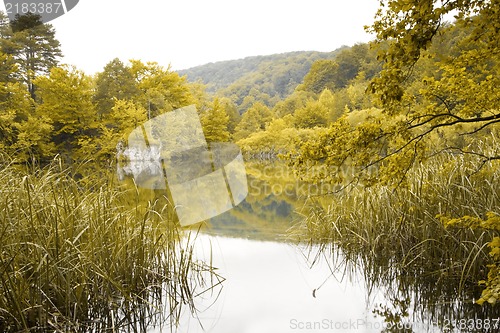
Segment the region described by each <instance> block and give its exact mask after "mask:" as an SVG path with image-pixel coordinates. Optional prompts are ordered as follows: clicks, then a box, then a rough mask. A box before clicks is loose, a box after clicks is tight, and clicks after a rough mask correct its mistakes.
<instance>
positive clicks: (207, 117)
mask: <svg viewBox="0 0 500 333" xmlns="http://www.w3.org/2000/svg"><path fill="white" fill-rule="evenodd" d="M201 124H202V126H203V132H204V134H205V138H206V139H207V141H208V142H227V141H229V131H228V124H229V116H228V115H227V113H226V110H225V108H224V105H222V104H221V103H220V101H219V99H218V98H215V99H214V101H213V103H212V107H211V108H210V109H208V110H207V111H205V112H204V113H203V115H202V117H201Z"/></svg>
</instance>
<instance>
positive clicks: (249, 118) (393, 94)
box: [0, 0, 500, 304]
mask: <svg viewBox="0 0 500 333" xmlns="http://www.w3.org/2000/svg"><path fill="white" fill-rule="evenodd" d="M389 3H390V6H385V7H384V6H382V7H381V10H380V11H379V12H378V14H377V16H376V20H375V23H374V24H373V25H372V26H371V27H367V29H368V30H369V31H371V32H373V33H374V34H375V35H376V39H375V40H374V41H373V42H371V43H365V44H356V45H353V46H350V47H342V48H340V49H338V50H335V51H332V52H330V53H320V52H294V53H285V54H280V55H270V56H259V57H249V58H245V59H242V60H234V61H226V62H220V63H214V64H208V65H205V66H199V67H196V68H192V69H187V70H183V71H180V72H175V71H172V70H171V69H170V68H165V67H162V66H160V65H159V64H158V63H155V62H148V63H144V62H142V61H141V60H130V61H129V62H128V63H123V62H122V61H120V60H118V59H112V60H110V62H109V63H108V64H107V65H106V66H105V67H104V68H103V69H102V71H100V72H98V73H95V75H88V74H85V73H84V72H82V71H80V70H79V69H78V68H76V67H74V66H71V65H63V64H61V57H62V54H61V50H60V44H59V42H58V41H57V40H56V38H55V31H54V28H53V27H52V26H51V25H48V24H42V23H41V22H40V20H39V17H37V16H35V15H25V16H22V17H19V18H18V19H17V20H16V21H13V22H9V21H8V20H7V18H6V16H5V15H3V14H0V81H1V85H0V159H2V160H4V161H6V160H9V161H14V162H16V164H30V163H32V162H33V161H36V162H37V163H40V164H42V165H43V164H46V163H48V162H49V161H51V160H52V159H53V158H54V157H55V156H56V155H59V156H62V158H63V160H64V163H66V164H67V165H70V166H71V165H72V164H74V163H75V162H77V161H82V160H85V161H92V162H98V163H101V164H102V165H110V164H111V165H112V164H113V163H114V161H115V159H116V152H117V146H118V145H124V144H126V141H127V137H128V135H129V134H130V132H131V131H132V130H133V129H134V128H136V127H137V126H139V125H140V124H142V123H144V122H145V121H147V120H148V119H151V118H154V117H156V116H158V115H160V114H163V113H166V112H170V111H172V110H175V109H177V108H180V107H184V106H188V105H193V104H194V105H196V107H197V110H198V112H199V116H200V120H201V123H202V126H203V130H204V134H205V137H206V138H207V140H208V141H209V142H228V141H232V142H235V143H236V144H237V145H239V147H240V148H241V149H242V151H243V152H244V154H245V156H246V158H247V159H248V160H273V161H274V160H277V159H281V160H283V161H285V162H286V163H287V164H288V165H289V166H290V167H291V168H293V170H294V172H295V173H296V175H297V177H300V179H301V181H305V182H311V183H315V184H321V185H324V184H328V185H331V186H325V187H324V188H325V192H324V193H320V195H317V194H316V196H317V197H321V199H318V198H315V201H314V202H315V204H317V206H315V207H314V209H311V210H310V211H308V212H307V214H308V215H307V216H306V218H305V219H304V222H303V223H302V224H301V225H300V226H299V229H300V230H301V231H302V232H304V233H306V234H307V235H308V236H309V237H310V238H311V242H325V241H328V242H336V243H337V244H340V246H344V247H343V248H342V250H343V252H344V253H350V251H358V254H359V253H361V254H362V255H363V254H367V253H369V254H373V255H374V256H376V254H377V253H384V256H385V260H386V263H387V265H392V266H393V267H398V268H400V269H402V270H403V271H404V272H405V274H413V275H417V273H418V272H423V273H422V274H423V275H424V273H425V274H426V276H427V277H428V276H434V275H436V276H438V277H436V279H437V280H436V281H441V282H443V281H445V282H446V281H447V280H443V279H442V276H444V275H446V276H454V277H455V278H456V279H457V280H458V281H459V282H458V283H459V285H460V289H461V288H462V287H463V286H465V285H467V286H471V285H474V284H477V281H478V280H479V279H481V286H482V294H481V296H480V297H477V299H476V302H477V303H479V304H483V303H491V304H495V303H496V302H497V300H498V299H499V298H500V291H499V290H500V273H499V272H500V268H499V266H498V264H499V261H500V237H499V236H498V231H499V230H500V215H499V214H500V195H499V193H500V192H499V191H500V189H499V187H498V184H499V183H500V182H499V180H500V168H499V164H498V163H499V161H500V145H499V144H498V142H499V139H500V137H499V136H500V126H499V123H500V111H499V110H500V56H499V54H500V51H499V47H500V34H499V33H498V32H499V30H500V2H499V1H498V0H491V1H482V0H474V1H468V2H464V1H457V2H444V3H443V4H442V5H441V6H434V2H432V1H415V0H394V1H389ZM449 13H454V15H455V17H454V21H453V22H446V21H444V19H443V17H444V16H445V15H447V14H449ZM332 195H333V196H334V197H333V199H332ZM324 198H327V199H324ZM323 199H324V200H323ZM263 216H264V218H263V220H264V219H265V214H264V215H263ZM464 234H465V236H464V237H466V238H465V239H466V240H465V241H464V238H460V237H461V236H460V237H459V235H462V236H463V235H464ZM354 246H356V248H353V247H354ZM389 252H390V254H387V253H389ZM410 257H412V258H413V259H412V260H409V258H410ZM447 265H448V266H447ZM485 268H486V271H488V272H489V273H488V275H487V276H485V275H486V274H483V275H481V274H482V273H481V272H483V273H484V270H485ZM445 273H446V274H445ZM403 275H404V274H400V273H398V274H396V275H395V276H403ZM467 283H468V284H467ZM0 304H1V303H0Z"/></svg>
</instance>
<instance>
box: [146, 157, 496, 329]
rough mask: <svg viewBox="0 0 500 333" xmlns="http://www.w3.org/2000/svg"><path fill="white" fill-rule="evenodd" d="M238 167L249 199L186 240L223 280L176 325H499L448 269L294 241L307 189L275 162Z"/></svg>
mask: <svg viewBox="0 0 500 333" xmlns="http://www.w3.org/2000/svg"><path fill="white" fill-rule="evenodd" d="M246 168H247V173H248V175H247V180H248V188H249V194H248V196H247V198H246V199H245V200H244V201H243V202H242V203H241V204H240V205H238V206H237V207H236V208H234V209H232V210H230V211H228V212H226V213H224V214H222V215H220V216H217V217H216V218H212V219H211V220H209V221H206V222H204V223H203V224H202V225H201V232H202V235H200V236H199V238H198V240H197V242H196V246H195V247H194V257H195V258H198V259H199V260H200V261H202V262H206V263H209V264H210V265H212V266H213V267H216V268H217V270H216V271H217V273H218V274H220V275H221V276H222V277H224V279H225V280H224V281H223V282H222V281H221V280H220V281H216V283H215V285H216V287H215V288H213V289H211V290H210V291H209V292H207V293H203V294H202V295H199V296H200V297H196V298H194V299H193V308H195V309H196V311H195V312H192V311H186V312H185V313H184V314H183V315H182V316H181V319H180V321H179V327H178V330H179V332H186V331H189V332H202V331H203V332H220V333H223V332H258V333H265V332H325V331H335V332H415V333H423V332H464V331H468V332H494V331H497V329H496V327H497V326H500V322H498V323H497V322H495V321H494V320H495V318H500V313H499V310H498V309H496V308H491V307H489V306H485V307H480V306H478V305H476V304H474V295H477V294H478V293H477V292H478V290H477V289H476V290H474V286H471V285H468V287H470V288H471V289H469V290H468V291H467V292H465V291H464V288H462V287H463V286H462V285H461V281H460V280H457V279H456V274H451V275H450V276H446V273H445V272H444V271H443V274H441V275H438V274H435V273H436V271H437V270H439V268H438V267H437V268H435V269H434V271H429V270H427V268H428V267H422V268H421V269H413V270H408V269H401V267H400V266H398V265H397V261H395V258H392V257H391V255H390V254H387V253H382V252H381V253H371V252H370V253H368V252H367V253H352V252H350V253H346V252H343V249H342V248H340V247H338V246H334V245H331V244H329V243H324V244H313V245H301V244H300V243H297V242H296V239H295V238H292V237H291V234H290V232H289V230H290V228H291V227H292V226H293V225H294V224H295V223H296V222H297V221H299V220H300V219H302V218H303V216H304V215H307V214H308V212H310V211H311V210H312V209H313V208H312V206H314V204H315V203H317V202H318V201H317V200H315V201H314V203H313V202H312V201H310V200H309V199H308V197H307V194H308V191H310V189H311V188H310V187H308V185H305V186H304V185H301V183H300V182H298V181H297V180H296V179H295V178H294V177H293V174H292V173H291V172H290V171H289V170H288V169H286V168H285V167H284V166H283V165H280V164H257V163H246ZM304 189H305V190H304ZM310 193H311V192H309V194H310ZM161 197H166V195H165V193H162V192H158V191H156V192H155V193H153V194H152V197H150V198H149V200H159V198H161ZM406 256H407V257H409V256H411V254H406ZM457 269H461V268H457ZM472 320H474V323H473V324H472ZM465 324H468V325H469V326H467V327H469V328H470V329H469V328H468V329H467V330H465V329H464V328H463V327H464V325H465ZM495 325H497V326H495ZM150 331H151V332H161V329H158V328H155V327H150Z"/></svg>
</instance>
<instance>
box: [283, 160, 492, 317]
mask: <svg viewBox="0 0 500 333" xmlns="http://www.w3.org/2000/svg"><path fill="white" fill-rule="evenodd" d="M487 212H496V213H499V212H500V168H499V164H498V163H495V162H491V163H487V164H483V163H482V161H481V159H480V158H478V157H477V156H467V155H458V154H441V155H439V156H436V157H435V158H433V159H430V160H428V161H426V162H425V163H422V164H420V165H418V166H416V167H415V168H414V169H413V170H411V171H410V172H409V173H408V179H407V180H406V182H405V183H404V184H402V185H400V186H399V187H397V188H390V187H387V186H372V187H363V186H353V187H350V188H349V189H347V190H344V191H342V192H339V193H336V194H334V195H332V196H329V197H322V198H314V199H311V200H310V204H309V205H308V206H307V207H306V209H305V211H304V213H303V215H304V219H303V220H302V221H301V222H300V223H299V224H298V225H297V226H296V227H295V228H294V230H293V231H292V233H293V235H294V236H295V237H296V238H297V239H298V240H299V241H301V242H308V243H309V244H310V245H311V248H315V249H318V250H317V252H313V253H312V255H314V256H316V257H315V258H313V259H316V258H319V257H320V256H324V255H325V254H326V255H327V256H330V258H334V259H337V261H336V262H337V266H338V267H342V269H344V270H345V266H346V264H347V266H348V267H350V268H351V269H353V270H356V269H362V270H363V273H364V276H365V277H366V281H367V284H369V285H371V286H373V287H375V286H384V288H389V289H391V290H392V295H393V297H394V298H395V299H396V300H397V299H400V300H401V297H402V298H403V299H405V298H410V299H412V300H413V304H418V306H419V307H420V308H422V309H423V308H427V310H429V306H431V304H428V303H429V302H430V301H429V302H428V301H426V300H436V297H443V298H442V299H440V301H439V302H440V304H441V306H440V307H439V309H438V311H441V312H443V311H445V312H446V311H452V310H453V309H454V308H455V307H454V306H452V305H451V304H455V303H456V301H457V299H459V297H466V303H468V304H469V305H470V307H472V306H474V304H473V303H474V300H477V297H478V296H479V295H480V290H478V287H477V282H478V281H479V280H481V279H485V278H486V275H487V268H486V265H487V264H489V263H491V257H490V256H489V253H488V252H489V249H488V247H487V243H488V242H489V241H490V240H491V239H492V236H493V234H492V232H491V231H485V230H472V229H451V228H445V226H444V225H443V223H442V221H441V219H440V218H439V217H440V216H447V217H451V218H458V217H462V216H465V215H469V216H475V217H479V218H484V216H485V214H486V213H487ZM388 294H391V293H390V292H389V293H388ZM464 295H466V296H464ZM447 296H450V297H451V298H450V299H448V300H446V301H445V300H444V299H445V298H446V297H447ZM415 297H418V299H417V300H415ZM462 300H463V298H462ZM458 303H460V302H458ZM458 303H456V304H458ZM461 304H462V305H463V303H461ZM435 305H436V304H434V306H435ZM462 305H461V306H462ZM475 306H476V307H477V305H475ZM476 310H477V309H476ZM481 311H483V310H481ZM485 311H486V310H485ZM455 315H456V314H455Z"/></svg>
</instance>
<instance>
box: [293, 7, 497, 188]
mask: <svg viewBox="0 0 500 333" xmlns="http://www.w3.org/2000/svg"><path fill="white" fill-rule="evenodd" d="M499 3H500V2H499V1H498V0H492V1H479V0H477V1H468V2H465V1H456V2H446V3H444V4H443V5H441V2H440V1H430V0H428V1H416V0H393V1H382V4H383V5H384V6H383V7H382V9H381V10H380V11H379V13H378V16H377V20H376V21H375V23H374V25H373V26H372V27H371V31H373V32H375V33H377V41H376V43H377V44H378V45H379V46H380V49H379V52H380V58H381V59H382V60H383V61H384V66H383V70H382V72H381V74H380V75H379V76H377V77H375V78H373V80H372V81H371V83H370V86H369V90H370V91H371V92H373V93H374V94H375V95H376V97H378V99H379V106H380V107H381V109H382V112H381V114H380V115H377V116H376V117H372V118H370V119H371V120H370V121H369V122H365V123H362V124H355V125H353V124H351V123H349V122H347V121H345V119H343V118H341V119H340V120H339V121H338V122H337V123H336V124H335V126H333V127H332V128H331V129H330V130H329V131H328V133H325V134H323V135H322V136H321V137H319V138H314V139H313V140H311V141H314V143H313V142H310V143H309V144H308V145H304V149H303V150H302V153H299V155H298V157H297V160H296V162H297V164H301V163H305V164H307V163H320V162H321V161H327V162H328V163H329V164H331V165H332V166H335V167H337V169H338V168H339V167H341V166H343V165H345V164H346V163H349V164H352V165H356V166H358V167H359V170H360V173H359V174H358V176H359V178H358V179H360V180H363V181H364V182H365V183H370V182H382V183H392V184H400V183H401V182H402V181H404V179H405V177H406V174H407V173H408V172H409V171H410V170H411V169H412V167H413V166H414V165H415V163H419V162H421V161H425V160H426V159H427V158H430V157H432V156H435V155H436V154H437V153H439V152H446V151H453V152H454V153H457V152H458V153H464V154H471V155H474V156H476V157H478V158H479V159H481V160H482V162H483V163H487V162H491V161H493V160H499V159H500V152H499V150H498V148H497V145H495V144H493V143H491V145H490V147H491V149H489V150H488V151H484V150H479V149H477V148H476V146H477V138H478V137H481V138H483V137H485V134H487V133H490V132H491V133H497V134H498V132H495V131H498V130H497V127H495V125H498V123H500V105H499V101H500V61H499V59H500V57H498V55H499V45H500V43H499V38H500V37H499V34H498V33H497V32H498V29H499V28H500V15H497V14H498V13H499ZM451 11H457V13H458V14H457V21H456V23H455V24H454V25H453V26H446V25H443V24H442V20H443V15H445V14H447V13H449V12H451ZM440 27H441V28H440ZM454 29H460V30H462V31H463V32H465V33H463V34H458V36H459V38H457V34H456V33H455V32H454ZM448 35H450V36H451V37H448ZM438 37H441V38H438ZM450 38H453V39H454V42H453V43H452V44H451V45H450V47H449V48H448V49H447V50H446V53H445V54H439V55H436V54H435V53H432V50H433V48H432V47H431V46H432V42H433V41H436V42H442V40H443V39H448V40H449V39H450ZM441 49H442V48H441ZM422 59H423V60H422ZM429 59H430V60H431V61H429ZM425 61H427V62H425ZM422 62H425V63H426V66H428V68H427V69H426V70H425V74H424V75H422V72H420V73H419V72H418V69H419V68H420V67H419V66H421V64H422ZM445 131H447V132H450V131H451V132H453V133H454V136H456V137H463V138H464V140H463V142H462V143H461V144H460V145H456V144H455V143H454V142H449V141H446V140H443V139H439V138H440V137H444V135H443V134H444V132H445ZM488 140H490V141H491V140H492V139H488ZM315 149H316V151H315ZM372 166H377V167H378V168H379V176H377V177H373V175H372V174H371V173H370V172H369V170H372V168H371V167H372ZM332 179H336V178H335V177H332Z"/></svg>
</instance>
